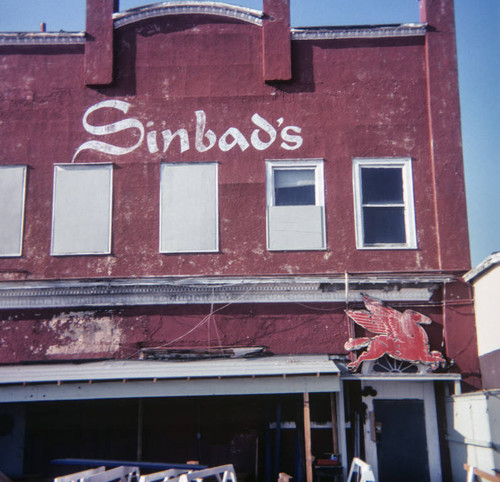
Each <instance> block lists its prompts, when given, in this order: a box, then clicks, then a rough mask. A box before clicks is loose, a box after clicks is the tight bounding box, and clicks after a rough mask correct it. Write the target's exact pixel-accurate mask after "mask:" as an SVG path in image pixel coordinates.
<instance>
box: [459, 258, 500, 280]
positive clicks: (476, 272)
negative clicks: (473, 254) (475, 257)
mask: <svg viewBox="0 0 500 482" xmlns="http://www.w3.org/2000/svg"><path fill="white" fill-rule="evenodd" d="M497 264H500V251H496V252H494V253H491V254H490V255H489V256H488V257H487V258H486V259H484V260H483V261H482V262H481V263H479V264H478V265H477V266H476V267H475V268H472V269H471V270H470V271H468V272H467V273H465V274H464V280H465V281H467V282H470V281H472V280H474V279H475V278H477V277H478V276H482V275H483V274H485V273H486V272H487V271H489V270H490V269H491V268H493V267H494V266H496V265H497Z"/></svg>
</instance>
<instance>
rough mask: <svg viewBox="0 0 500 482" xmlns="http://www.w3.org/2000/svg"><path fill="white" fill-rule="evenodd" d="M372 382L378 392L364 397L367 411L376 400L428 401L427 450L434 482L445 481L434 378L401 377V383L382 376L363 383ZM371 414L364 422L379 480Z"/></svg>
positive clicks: (370, 458) (367, 449)
mask: <svg viewBox="0 0 500 482" xmlns="http://www.w3.org/2000/svg"><path fill="white" fill-rule="evenodd" d="M365 386H371V387H372V388H374V389H375V390H376V391H377V392H378V393H377V396H376V397H371V396H368V397H363V402H364V403H365V404H366V405H367V411H368V412H369V411H373V400H374V399H375V400H392V399H394V400H403V399H414V400H415V399H417V400H423V401H424V416H425V432H426V438H427V454H428V460H429V475H430V481H431V482H441V480H442V476H441V457H440V449H439V427H438V421H437V413H436V398H435V394H434V384H433V382H432V381H421V382H415V381H412V382H408V383H405V382H404V381H402V380H398V381H397V383H394V382H391V381H381V380H363V381H362V383H361V387H362V388H363V387H365ZM370 428H371V427H370V417H368V416H367V417H366V421H365V425H364V435H365V452H366V462H367V463H369V464H370V465H371V466H372V467H373V470H374V472H375V474H376V479H377V480H378V462H377V446H376V443H375V442H373V441H372V440H371V433H370Z"/></svg>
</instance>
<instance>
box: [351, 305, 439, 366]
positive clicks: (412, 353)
mask: <svg viewBox="0 0 500 482" xmlns="http://www.w3.org/2000/svg"><path fill="white" fill-rule="evenodd" d="M363 300H364V302H365V306H366V308H367V309H368V311H352V310H348V311H347V312H346V313H347V315H348V316H349V318H352V319H353V320H354V321H355V322H356V323H357V324H358V325H360V326H362V327H363V328H365V329H366V330H368V331H371V332H372V333H376V334H377V336H374V337H373V338H368V337H363V338H350V339H349V340H348V341H347V342H346V343H345V345H344V348H345V349H346V350H348V351H353V350H359V349H361V348H367V350H366V351H365V352H363V353H362V354H361V355H360V356H359V357H358V359H357V360H356V361H354V362H351V363H349V364H348V365H347V366H348V367H349V368H350V369H352V370H356V369H357V368H358V366H359V365H360V364H361V363H362V362H363V361H367V360H377V359H378V358H380V357H381V356H383V355H386V354H387V355H389V356H390V357H392V358H395V359H396V360H402V361H409V362H413V363H417V362H420V363H424V364H427V365H430V367H431V369H432V370H435V369H436V368H438V367H439V365H440V364H441V363H443V364H444V363H445V362H446V360H445V359H444V358H443V357H442V355H441V353H439V352H438V351H435V350H433V351H429V338H428V337H427V333H426V332H425V330H424V328H423V327H422V326H421V325H429V324H430V323H432V320H431V319H430V318H428V317H427V316H425V315H422V314H421V313H417V312H416V311H413V310H405V311H404V312H403V313H400V312H399V311H396V310H394V309H392V308H390V307H389V306H385V305H384V304H383V303H382V301H380V300H376V299H375V298H371V297H369V296H363Z"/></svg>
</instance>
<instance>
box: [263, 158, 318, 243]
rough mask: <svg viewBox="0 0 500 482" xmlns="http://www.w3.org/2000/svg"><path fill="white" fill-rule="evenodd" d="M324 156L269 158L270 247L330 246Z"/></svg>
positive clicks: (268, 236)
mask: <svg viewBox="0 0 500 482" xmlns="http://www.w3.org/2000/svg"><path fill="white" fill-rule="evenodd" d="M323 178H324V176H323V160H322V159H298V160H269V161H266V191H267V192H266V197H267V248H268V249H269V250H270V251H299V250H322V249H325V248H326V229H325V193H324V180H323Z"/></svg>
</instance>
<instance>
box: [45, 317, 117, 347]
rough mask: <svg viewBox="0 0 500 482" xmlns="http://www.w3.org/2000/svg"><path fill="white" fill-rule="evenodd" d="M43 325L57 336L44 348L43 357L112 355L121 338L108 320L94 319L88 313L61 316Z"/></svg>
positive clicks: (102, 318)
mask: <svg viewBox="0 0 500 482" xmlns="http://www.w3.org/2000/svg"><path fill="white" fill-rule="evenodd" d="M47 325H48V326H47V328H48V329H49V330H51V331H53V332H55V334H56V335H57V336H56V339H57V343H56V344H54V345H51V346H49V347H48V348H47V351H46V354H47V355H70V354H79V353H109V354H112V353H114V352H116V351H117V350H118V349H119V348H120V342H121V340H122V336H123V334H122V330H120V329H119V328H118V327H117V326H116V324H115V322H114V320H113V319H112V317H110V316H101V317H96V316H95V312H92V311H87V312H76V313H62V314H60V315H56V316H54V317H53V318H52V319H51V320H49V321H48V323H47Z"/></svg>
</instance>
